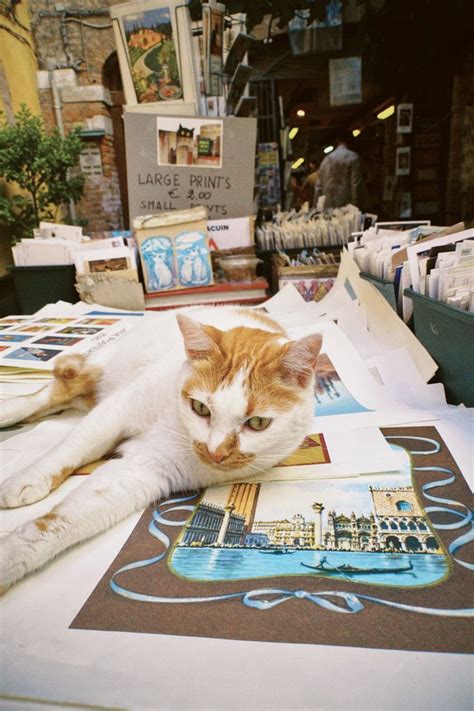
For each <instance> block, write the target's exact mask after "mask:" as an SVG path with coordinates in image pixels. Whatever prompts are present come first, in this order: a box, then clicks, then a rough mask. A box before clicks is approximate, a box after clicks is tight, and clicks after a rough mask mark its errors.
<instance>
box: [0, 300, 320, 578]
mask: <svg viewBox="0 0 474 711" xmlns="http://www.w3.org/2000/svg"><path fill="white" fill-rule="evenodd" d="M321 340H322V339H321V336H320V335H317V334H316V335H311V336H307V337H305V338H302V339H300V340H297V341H290V340H289V339H288V337H287V336H286V334H285V333H284V331H283V330H282V328H281V327H280V326H279V325H278V324H277V323H276V322H275V321H274V320H272V319H271V318H270V317H268V316H267V315H266V314H265V313H263V312H261V311H255V310H252V309H245V308H234V307H213V308H203V309H200V308H191V309H185V310H181V311H179V312H166V313H165V314H160V315H153V317H147V318H144V320H143V322H142V323H141V324H140V325H139V326H137V327H135V328H134V329H133V330H132V331H130V332H129V333H128V334H127V336H125V337H124V338H122V339H121V340H120V341H118V342H117V343H114V344H109V345H108V346H106V347H104V348H103V349H101V350H98V351H97V352H96V353H94V354H92V355H90V356H89V358H85V357H84V356H78V355H76V356H74V355H71V356H63V357H62V358H61V359H60V360H59V361H58V363H57V365H56V367H55V371H54V375H55V377H54V380H53V381H52V382H51V384H48V385H46V386H45V387H44V388H42V389H41V390H39V391H38V392H37V393H34V394H32V395H28V396H23V397H17V398H11V399H9V400H7V401H4V402H3V403H2V413H1V416H0V426H3V427H5V426H7V425H11V424H13V423H16V422H19V421H22V420H25V419H28V418H30V419H31V418H37V417H42V416H46V415H49V414H52V413H54V412H59V411H61V410H64V409H66V408H68V407H73V408H80V409H82V410H85V411H86V412H87V414H86V415H85V416H84V417H83V418H81V420H80V422H79V424H78V425H77V426H76V427H75V429H73V430H72V432H70V433H69V434H68V436H67V437H66V438H65V439H64V441H63V442H61V443H60V444H59V445H58V446H56V447H55V448H53V449H52V450H51V451H49V452H48V453H47V454H45V455H44V456H43V457H42V458H41V459H39V460H38V461H37V462H36V463H35V464H34V466H29V467H27V468H26V469H24V470H22V471H20V472H17V473H16V474H14V475H12V476H10V477H9V478H8V479H7V480H6V481H4V482H3V483H2V484H1V485H0V507H2V508H14V507H17V506H24V505H27V504H32V503H34V502H35V501H38V500H40V499H43V498H44V497H45V496H47V495H48V494H49V493H50V491H52V490H53V489H56V488H57V487H58V486H59V485H60V484H61V483H62V482H63V481H64V480H65V479H66V478H67V477H68V476H69V475H70V474H71V473H72V472H73V471H75V470H76V469H78V468H79V467H81V466H83V465H84V464H88V463H90V462H92V461H95V460H97V459H100V458H101V457H104V456H105V455H107V454H110V453H112V452H113V453H114V457H113V458H111V459H109V460H108V461H106V462H105V463H104V464H102V465H101V466H100V467H99V468H98V469H96V471H95V472H94V473H93V474H92V475H90V476H88V477H87V479H86V480H85V481H84V483H82V484H81V485H80V486H79V487H78V488H77V489H75V490H74V491H73V492H72V493H70V494H69V495H68V496H66V497H65V498H64V499H63V501H62V502H61V503H59V504H58V505H57V506H56V507H55V508H53V510H52V511H51V512H50V513H48V514H47V515H45V516H42V517H41V518H37V519H35V520H33V521H30V522H28V523H26V524H24V525H22V526H20V527H19V528H17V529H16V530H14V531H13V532H12V533H10V534H8V535H6V536H4V537H2V538H0V587H1V588H2V589H4V590H5V589H7V588H8V587H9V586H11V585H12V584H13V583H14V582H16V581H17V580H19V579H20V578H22V577H23V576H25V575H27V574H28V573H30V572H32V571H33V570H35V569H37V568H40V567H41V566H43V565H44V564H45V563H47V562H48V561H49V560H51V559H52V558H54V557H55V556H56V555H57V554H58V553H60V552H61V551H63V550H65V549H67V548H69V547H70V546H72V545H74V544H76V543H79V542H80V541H83V540H86V539H88V538H90V537H92V536H94V535H96V534H98V533H99V532H101V531H104V530H106V529H107V528H110V527H111V526H113V525H114V524H115V523H117V522H118V521H120V520H121V519H123V518H125V517H126V516H128V515H130V514H131V513H133V512H135V511H138V510H140V509H142V508H144V507H146V506H147V505H148V504H149V503H151V502H153V501H154V500H155V499H158V498H160V497H166V496H168V495H169V494H170V493H171V492H176V491H185V490H194V489H198V488H201V487H204V486H209V485H212V484H215V483H223V482H225V481H230V480H240V479H242V478H244V477H246V476H248V475H250V474H256V473H258V472H261V471H265V470H267V469H269V468H270V467H272V466H274V465H275V464H277V463H278V462H279V461H281V460H282V459H284V458H285V457H286V456H287V455H289V454H290V453H291V452H293V451H294V450H295V449H296V448H297V447H298V445H299V444H300V443H301V441H302V440H303V438H304V436H305V434H307V432H308V429H309V425H310V422H311V418H312V416H313V409H314V399H313V397H314V396H313V386H314V368H315V365H316V359H317V356H318V353H319V351H320V348H321Z"/></svg>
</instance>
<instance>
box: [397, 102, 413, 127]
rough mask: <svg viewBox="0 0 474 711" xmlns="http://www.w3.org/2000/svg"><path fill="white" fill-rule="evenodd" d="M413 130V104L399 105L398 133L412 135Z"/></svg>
mask: <svg viewBox="0 0 474 711" xmlns="http://www.w3.org/2000/svg"><path fill="white" fill-rule="evenodd" d="M412 130H413V104H398V106H397V133H411V132H412Z"/></svg>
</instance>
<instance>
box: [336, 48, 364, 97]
mask: <svg viewBox="0 0 474 711" xmlns="http://www.w3.org/2000/svg"><path fill="white" fill-rule="evenodd" d="M329 97H330V98H329V103H330V105H331V106H344V105H345V104H360V103H362V59H361V57H342V58H340V59H330V60H329Z"/></svg>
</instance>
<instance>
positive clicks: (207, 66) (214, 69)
mask: <svg viewBox="0 0 474 711" xmlns="http://www.w3.org/2000/svg"><path fill="white" fill-rule="evenodd" d="M224 14H225V5H223V4H222V3H218V2H215V1H214V0H209V2H208V3H207V4H203V6H202V27H203V34H204V42H203V45H204V46H203V50H204V88H205V93H206V96H220V95H221V94H222V67H223V59H222V57H223V51H224Z"/></svg>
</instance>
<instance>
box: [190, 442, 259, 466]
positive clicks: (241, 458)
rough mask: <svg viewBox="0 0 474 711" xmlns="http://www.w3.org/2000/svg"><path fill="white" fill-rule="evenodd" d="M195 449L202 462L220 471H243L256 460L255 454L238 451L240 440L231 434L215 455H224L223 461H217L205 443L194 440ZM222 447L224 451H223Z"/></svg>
mask: <svg viewBox="0 0 474 711" xmlns="http://www.w3.org/2000/svg"><path fill="white" fill-rule="evenodd" d="M193 447H194V450H195V452H196V454H197V455H198V457H199V459H200V460H201V462H203V463H204V464H207V465H208V466H211V467H212V468H213V469H218V470H220V471H231V470H233V469H242V468H243V467H245V466H246V465H247V464H250V462H252V461H253V460H254V459H255V455H254V454H247V453H245V452H241V451H240V450H239V449H238V439H237V436H236V435H235V434H230V435H229V436H228V437H226V439H225V440H224V442H222V444H220V445H219V447H217V449H216V451H215V452H214V453H213V455H214V457H215V454H216V453H218V452H219V454H221V455H224V458H223V459H222V461H216V460H215V458H213V455H212V454H211V453H210V452H209V449H208V448H207V445H206V444H205V443H204V442H199V441H198V440H194V442H193ZM222 447H223V449H221V448H222ZM224 453H225V454H224Z"/></svg>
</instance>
